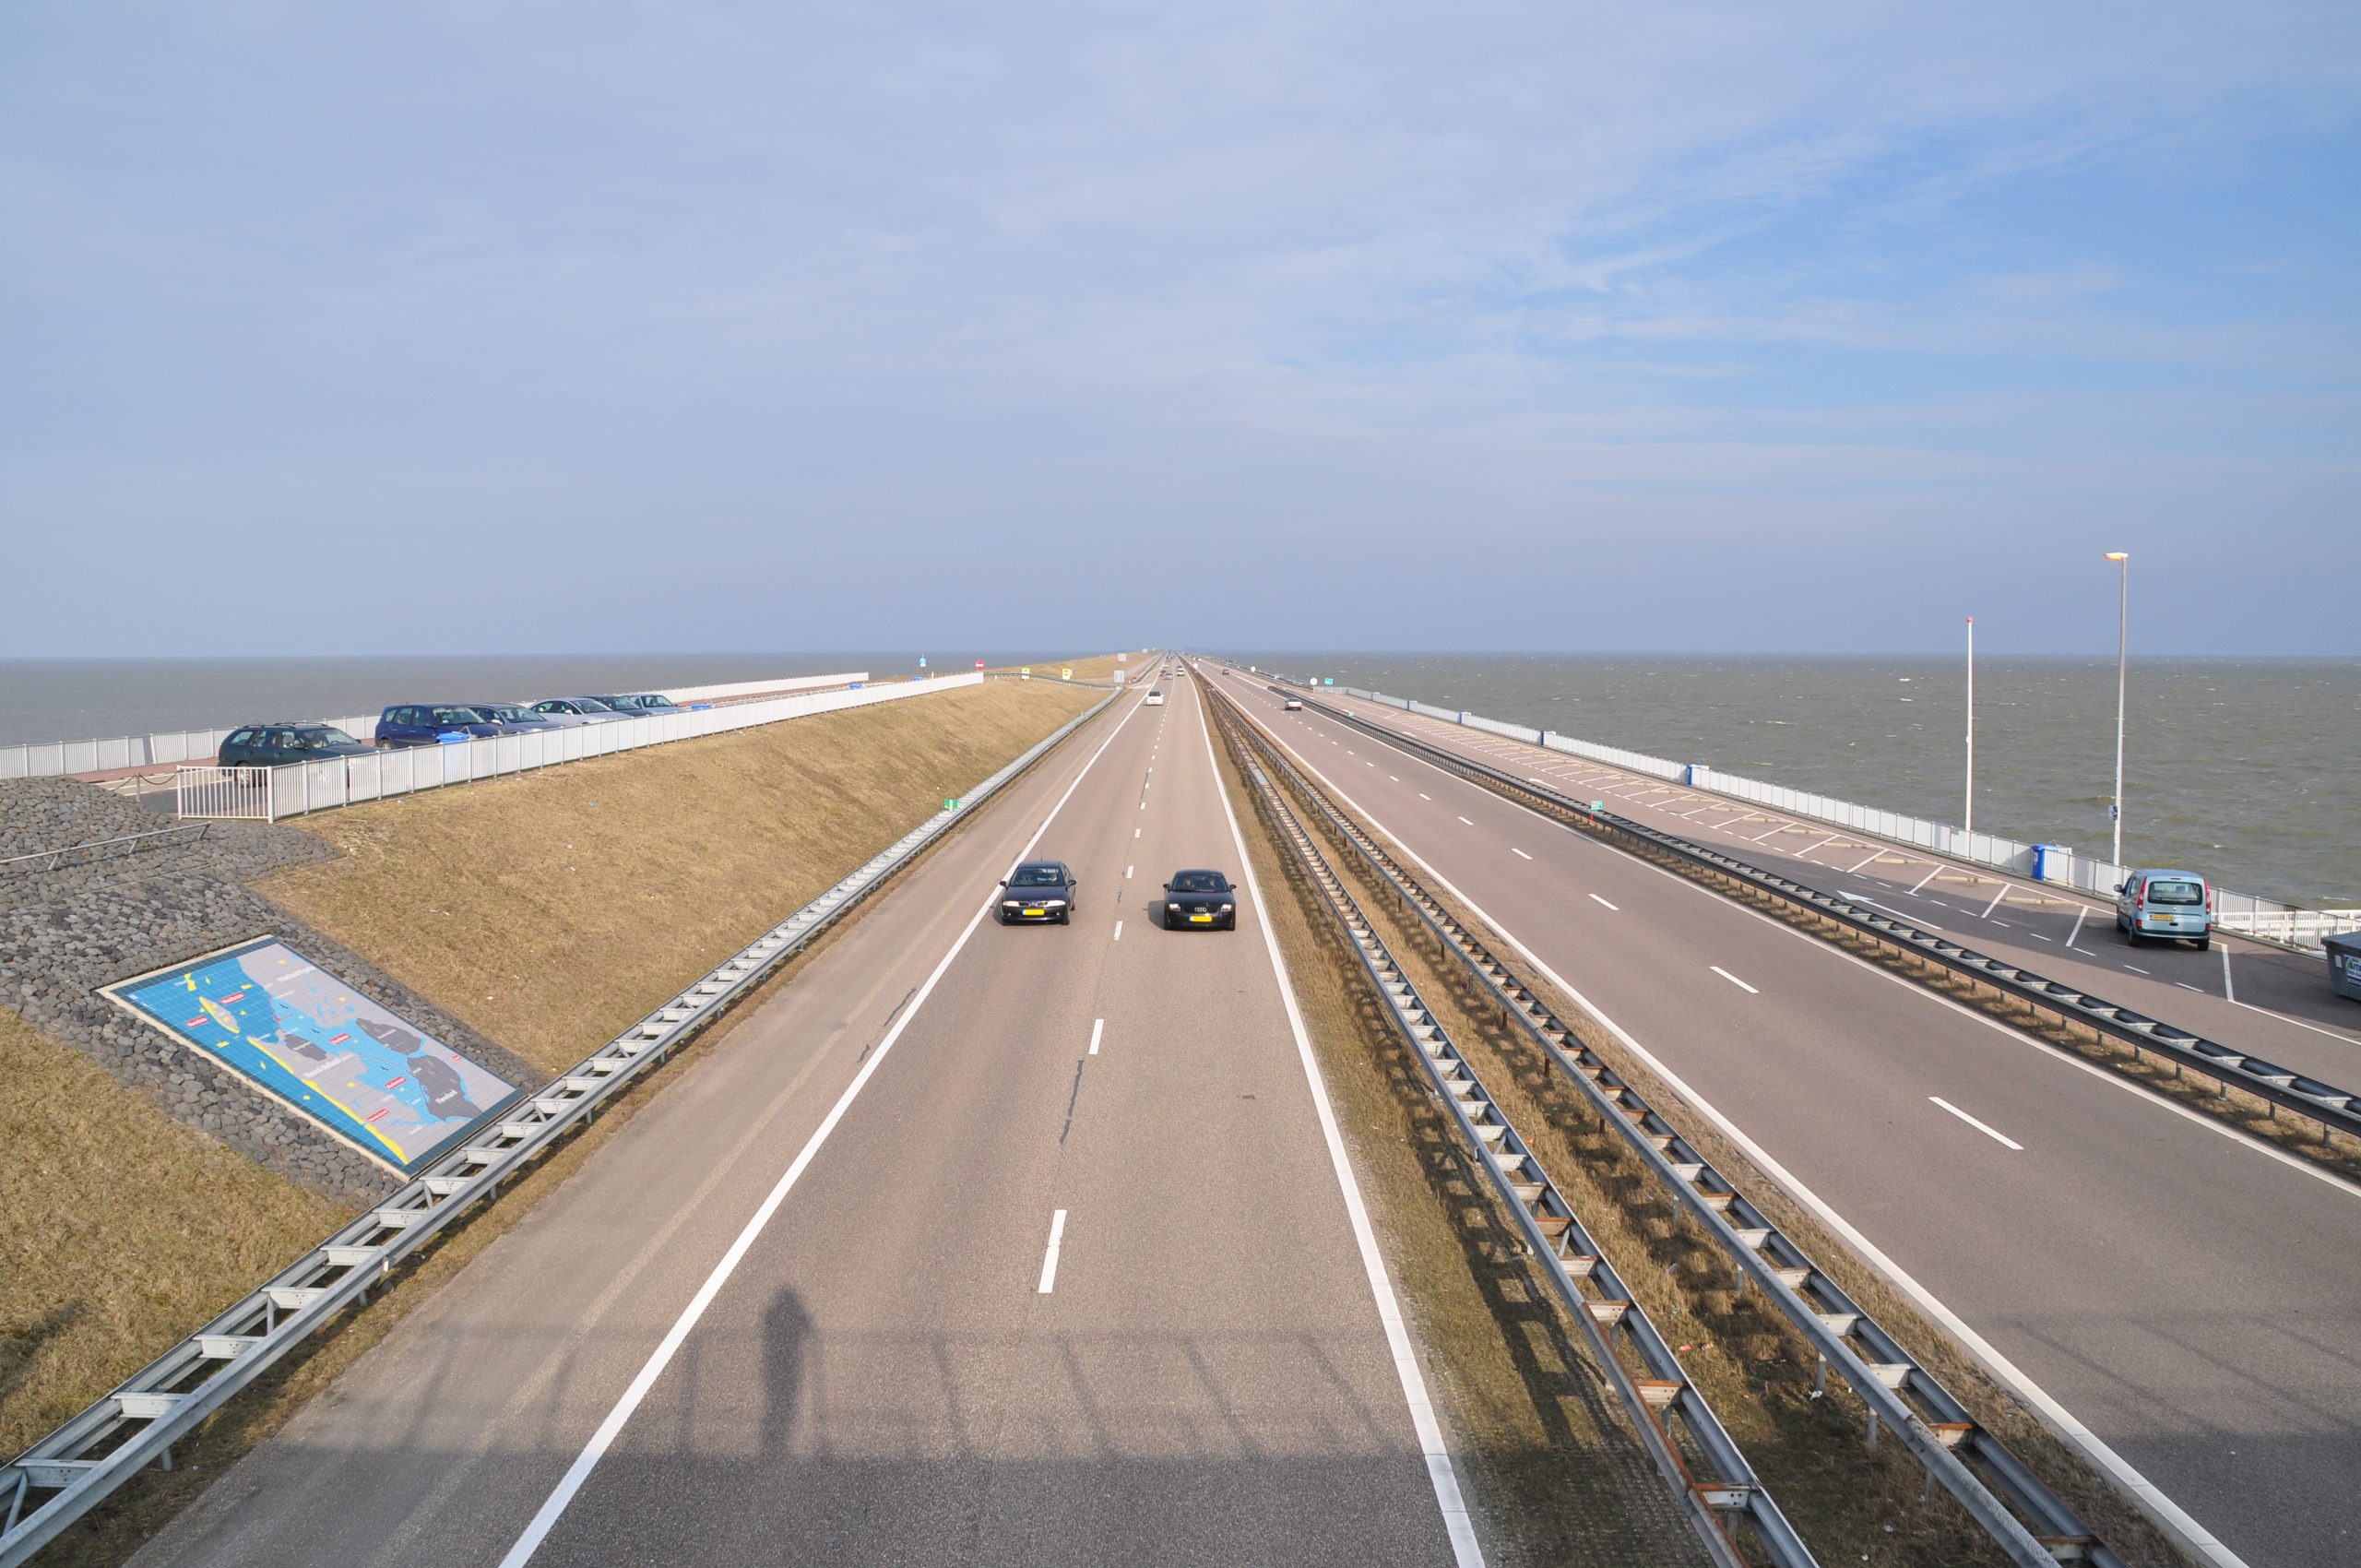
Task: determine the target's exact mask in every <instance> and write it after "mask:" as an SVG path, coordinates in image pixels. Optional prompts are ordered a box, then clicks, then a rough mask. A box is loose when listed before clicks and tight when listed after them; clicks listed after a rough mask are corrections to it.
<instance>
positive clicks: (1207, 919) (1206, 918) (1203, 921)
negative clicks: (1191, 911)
mask: <svg viewBox="0 0 2361 1568" xmlns="http://www.w3.org/2000/svg"><path fill="white" fill-rule="evenodd" d="M1189 919H1190V920H1191V921H1194V922H1195V923H1196V924H1198V925H1211V924H1212V923H1213V920H1214V918H1213V916H1211V915H1191V916H1190V917H1189Z"/></svg>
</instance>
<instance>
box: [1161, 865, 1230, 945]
mask: <svg viewBox="0 0 2361 1568" xmlns="http://www.w3.org/2000/svg"><path fill="white" fill-rule="evenodd" d="M1184 926H1209V927H1211V928H1213V929H1214V930H1216V931H1236V930H1237V929H1238V889H1237V888H1235V887H1232V886H1231V885H1229V878H1228V877H1226V876H1224V875H1223V874H1222V873H1219V872H1217V871H1176V872H1174V873H1172V880H1171V881H1169V882H1168V883H1166V884H1165V885H1164V928H1165V929H1166V930H1167V931H1173V930H1178V929H1180V928H1181V927H1184Z"/></svg>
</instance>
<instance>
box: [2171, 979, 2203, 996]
mask: <svg viewBox="0 0 2361 1568" xmlns="http://www.w3.org/2000/svg"><path fill="white" fill-rule="evenodd" d="M2173 983H2174V984H2175V985H2177V986H2178V987H2180V988H2181V989H2182V990H2183V991H2193V992H2197V994H2198V995H2200V996H2202V995H2204V994H2205V988H2204V987H2203V986H2201V985H2191V984H2189V982H2188V981H2187V980H2175V981H2173Z"/></svg>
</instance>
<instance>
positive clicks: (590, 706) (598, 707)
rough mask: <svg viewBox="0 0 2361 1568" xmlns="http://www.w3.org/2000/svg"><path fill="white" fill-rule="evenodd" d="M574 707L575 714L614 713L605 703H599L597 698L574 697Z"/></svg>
mask: <svg viewBox="0 0 2361 1568" xmlns="http://www.w3.org/2000/svg"><path fill="white" fill-rule="evenodd" d="M574 707H575V710H576V711H577V712H581V713H612V712H614V711H615V710H614V709H613V708H611V707H608V706H607V705H606V704H605V703H602V702H600V701H599V699H598V698H597V697H575V699H574Z"/></svg>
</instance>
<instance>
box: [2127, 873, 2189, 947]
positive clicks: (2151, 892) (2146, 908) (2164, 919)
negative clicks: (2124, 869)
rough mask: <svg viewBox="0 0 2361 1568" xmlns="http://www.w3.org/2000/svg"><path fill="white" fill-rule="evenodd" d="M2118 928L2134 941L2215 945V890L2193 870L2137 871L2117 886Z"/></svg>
mask: <svg viewBox="0 0 2361 1568" xmlns="http://www.w3.org/2000/svg"><path fill="white" fill-rule="evenodd" d="M2115 925H2116V929H2117V930H2118V931H2120V932H2123V933H2124V934H2125V935H2126V936H2129V937H2130V939H2131V940H2132V941H2133V942H2135V943H2136V942H2138V941H2139V940H2140V939H2141V938H2142V937H2143V936H2161V937H2171V938H2175V939H2177V940H2179V941H2183V942H2194V943H2196V944H2197V945H2198V949H2199V950H2200V951H2203V950H2204V949H2206V948H2208V947H2211V946H2213V888H2211V887H2210V886H2208V885H2206V882H2205V878H2203V877H2202V876H2201V875H2199V874H2198V873H2195V872H2193V871H2135V872H2133V873H2130V875H2129V876H2126V877H2125V878H2124V879H2123V880H2122V881H2121V882H2119V883H2118V884H2117V885H2116V889H2115Z"/></svg>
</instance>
